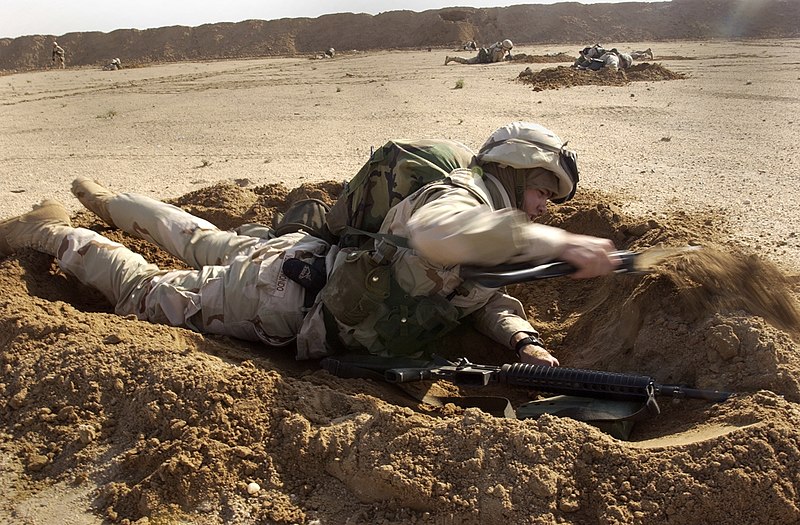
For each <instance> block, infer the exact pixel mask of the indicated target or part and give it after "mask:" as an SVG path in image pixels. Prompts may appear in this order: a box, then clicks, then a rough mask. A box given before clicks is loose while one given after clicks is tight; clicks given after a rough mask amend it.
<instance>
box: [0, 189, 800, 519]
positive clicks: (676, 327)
mask: <svg viewBox="0 0 800 525" xmlns="http://www.w3.org/2000/svg"><path fill="white" fill-rule="evenodd" d="M339 187H340V185H339V183H334V182H330V183H324V184H317V185H304V186H301V187H300V188H297V189H295V190H292V191H290V190H289V189H288V188H286V187H284V186H281V185H270V186H261V187H257V188H253V189H249V188H243V187H241V186H237V185H232V184H222V185H217V186H213V187H209V188H205V189H202V190H199V191H196V192H193V193H191V194H188V195H185V196H183V197H181V198H178V199H176V200H175V201H174V203H176V204H179V205H181V206H184V207H185V208H187V209H189V210H191V211H193V212H194V213H197V214H198V215H200V216H202V217H204V218H207V219H209V220H213V221H216V222H218V223H219V224H221V225H225V227H234V226H236V225H238V224H240V223H242V222H253V221H260V222H265V223H269V220H270V218H271V217H272V215H273V213H274V212H276V211H283V210H285V209H286V207H287V206H288V205H289V204H290V203H291V202H292V201H293V200H295V199H299V198H303V197H306V196H312V197H315V198H322V199H323V200H328V201H330V199H332V197H333V195H335V194H336V192H337V191H338V189H339ZM609 197H610V196H608V195H602V194H595V193H589V192H584V193H583V194H581V195H579V196H578V197H577V198H576V199H574V200H573V201H570V204H569V205H563V206H560V207H556V208H554V209H553V210H552V212H551V213H550V214H549V215H548V216H546V217H545V219H544V222H546V223H547V224H550V225H554V226H560V227H565V228H568V229H570V230H573V231H580V232H582V233H588V234H594V235H602V236H607V237H609V238H611V239H613V240H614V241H615V242H616V244H617V245H618V246H619V247H620V248H630V249H639V248H643V247H648V246H653V245H659V244H660V245H666V246H682V245H686V244H687V243H693V244H702V245H704V246H705V247H704V249H702V250H700V251H697V252H690V253H687V254H685V255H681V256H679V257H675V258H673V259H670V260H668V261H667V263H666V264H664V265H663V266H662V267H661V268H660V269H659V270H658V271H656V272H654V273H650V274H646V275H616V276H610V277H607V278H603V279H597V280H592V281H571V280H569V279H550V280H544V281H538V282H536V283H532V284H519V285H515V286H513V287H512V289H511V292H512V293H513V294H514V295H516V296H518V297H519V298H520V299H522V301H523V302H524V303H526V304H528V305H530V306H529V308H530V309H529V311H528V312H529V316H530V317H531V319H532V322H533V323H534V324H535V326H536V327H537V328H538V329H539V330H540V331H541V332H542V333H543V335H544V336H545V338H546V340H547V341H548V343H549V346H551V347H552V349H553V350H554V352H555V354H556V355H557V356H558V357H559V359H560V360H561V362H562V364H564V365H569V366H576V367H587V368H596V369H601V370H613V371H622V372H636V373H640V374H647V375H651V376H652V377H654V378H656V379H657V380H658V381H659V382H664V383H678V384H691V385H694V386H697V387H701V388H720V389H727V390H732V391H735V392H738V393H739V394H738V395H737V396H736V397H734V398H732V399H731V400H729V401H727V402H725V403H723V404H717V405H713V404H710V403H706V402H703V401H696V400H675V401H673V402H670V401H669V400H662V401H661V407H662V414H661V415H660V416H659V417H658V418H656V419H652V420H648V421H644V422H640V423H637V424H636V426H635V427H634V431H633V434H632V436H631V441H630V442H623V441H618V440H615V439H613V438H611V437H610V436H608V435H607V434H604V433H602V432H600V431H599V430H597V429H596V428H594V427H592V426H589V425H586V424H583V423H579V422H576V421H573V420H570V419H558V418H554V417H550V416H543V417H541V418H539V419H538V420H511V419H499V418H494V417H492V416H489V415H487V414H484V413H482V412H480V411H478V410H477V409H466V410H464V409H460V408H456V407H454V406H452V405H446V406H445V407H442V408H433V407H430V406H421V405H419V404H418V403H416V402H415V401H413V400H412V399H411V398H410V397H409V396H408V395H407V394H406V393H405V392H403V391H401V390H399V389H396V388H394V387H391V386H389V385H385V384H381V383H378V382H373V381H368V380H345V379H339V378H336V377H333V376H330V375H329V374H327V373H326V372H324V371H321V370H319V369H318V366H317V364H316V363H298V362H296V361H294V360H293V358H292V351H291V349H268V348H263V347H259V346H257V345H252V344H248V343H242V342H238V341H234V340H230V339H227V338H221V337H202V336H200V335H198V334H195V333H192V332H189V331H186V330H182V329H175V328H169V327H164V326H156V325H151V324H148V323H144V322H140V321H137V320H134V319H122V318H120V317H118V316H116V315H114V314H113V313H112V312H111V311H110V307H109V306H108V305H107V304H104V302H103V300H102V297H98V295H97V294H95V293H94V292H92V291H90V290H87V289H86V288H84V287H83V286H81V285H80V284H79V283H77V282H75V281H74V280H73V279H71V278H69V277H67V276H65V275H63V274H62V273H60V272H59V271H58V270H57V268H56V267H55V266H54V265H53V263H52V261H51V259H50V258H49V257H46V256H43V255H41V254H37V253H33V252H24V253H21V254H19V255H18V256H15V257H10V258H6V259H4V260H1V261H0V286H2V289H3V299H2V300H0V334H2V335H0V393H2V395H0V414H2V418H3V421H5V422H6V424H5V427H4V434H2V435H1V436H0V437H1V438H2V439H1V440H0V443H2V450H3V454H4V458H6V459H5V460H4V467H5V468H12V467H11V466H9V465H18V468H20V469H22V472H23V475H22V479H23V480H24V481H23V482H21V483H19V484H17V485H15V486H13V487H6V488H5V491H6V495H7V499H8V500H9V501H13V500H15V499H16V498H17V497H18V496H20V495H22V494H25V493H27V492H29V491H34V490H36V487H37V486H39V485H41V484H43V483H44V484H57V483H65V484H70V485H73V486H82V487H85V488H86V492H87V493H88V494H89V495H90V497H91V499H92V501H93V503H94V507H95V508H96V510H97V512H98V514H100V515H101V516H104V517H106V518H108V519H109V520H110V521H113V522H121V523H132V522H134V521H136V520H138V519H140V518H147V519H148V520H149V522H150V523H153V522H159V523H160V522H168V521H169V522H174V521H188V522H191V523H200V524H205V523H209V524H211V523H234V524H235V523H242V524H244V523H264V522H269V523H346V522H350V523H375V522H381V523H398V524H399V523H434V522H435V523H444V522H447V523H542V524H544V523H556V522H558V523H575V524H579V523H653V524H662V523H663V524H666V523H688V522H694V521H697V520H698V519H700V520H701V521H703V522H708V523H714V522H716V523H730V522H733V521H735V522H739V523H750V524H767V523H793V522H797V521H798V520H800V512H798V509H797V506H796V504H795V503H796V498H795V496H794V495H795V494H796V493H797V491H798V490H799V489H800V486H798V480H797V477H796V472H797V471H798V469H800V447H798V443H797V440H796V429H797V427H798V425H800V415H798V414H799V413H798V411H797V409H796V406H797V405H796V404H797V403H798V402H800V385H798V380H799V379H800V360H799V359H798V356H797V352H796V348H797V343H798V340H800V332H798V326H800V322H798V319H800V315H799V314H798V303H797V283H798V281H797V279H796V278H790V277H787V276H785V275H783V274H781V273H780V272H779V271H778V270H777V269H775V268H774V267H773V266H771V265H770V264H769V263H767V262H765V261H763V260H761V259H759V258H757V257H756V256H754V255H752V254H749V253H746V252H744V251H736V250H733V251H732V250H731V249H730V248H725V249H722V248H719V247H715V236H716V235H717V234H718V232H719V231H720V229H722V228H724V222H723V219H721V218H720V217H719V216H709V217H700V216H697V215H692V216H689V215H684V214H680V215H677V216H673V217H666V218H664V219H661V220H659V221H655V220H640V219H637V218H633V217H628V216H625V215H623V214H621V213H620V212H618V211H617V210H616V209H615V208H614V206H610V205H608V204H605V203H607V202H613V201H614V199H613V198H609ZM242 217H244V219H242ZM75 221H76V223H78V224H81V225H84V226H88V227H91V228H93V229H97V230H100V231H103V233H105V234H107V235H109V236H112V237H114V238H115V239H117V240H119V241H120V242H123V243H124V244H126V245H128V246H130V247H132V248H133V249H135V250H137V251H139V252H140V253H143V254H144V255H145V256H146V257H147V258H148V259H150V260H152V261H155V262H157V263H159V264H161V265H163V266H170V265H174V261H173V260H172V258H171V257H170V256H168V255H166V254H164V253H163V252H160V250H158V249H157V248H155V247H154V246H152V245H149V244H148V243H146V242H144V241H140V240H135V239H132V238H130V237H129V236H127V235H125V234H122V233H120V232H118V231H116V230H113V229H109V228H107V227H105V226H103V225H101V224H99V223H98V222H97V221H96V220H95V219H94V217H93V216H91V215H89V214H83V213H82V214H79V215H78V216H77V217H76V218H75ZM465 349H466V350H465ZM443 352H444V353H449V355H459V354H470V353H471V354H474V355H471V356H470V357H472V359H473V360H474V361H479V362H489V361H492V362H495V363H500V362H503V361H504V360H505V358H506V357H507V350H505V349H501V348H497V347H496V345H492V344H490V343H488V342H487V341H486V340H485V339H484V338H482V337H480V336H478V335H477V334H474V333H470V332H469V331H465V332H462V333H460V334H457V335H455V336H453V337H452V338H451V339H450V340H448V341H447V342H446V344H445V345H444V346H443ZM436 387H437V388H440V389H441V390H443V391H447V392H458V391H459V389H458V388H456V387H454V386H452V385H448V384H439V385H437V386H436ZM773 392H775V393H773ZM461 393H464V394H469V393H475V392H474V391H472V392H470V389H461ZM514 395H515V396H516V397H515V399H516V398H518V397H522V398H527V397H528V393H526V392H521V393H517V394H514ZM15 468H16V467H15ZM252 483H257V484H258V487H256V486H255V485H251V484H252ZM248 486H249V488H250V490H248ZM256 489H257V490H256ZM754 491H757V494H758V499H759V500H760V501H762V502H766V503H767V504H766V505H753V502H752V497H753V494H754Z"/></svg>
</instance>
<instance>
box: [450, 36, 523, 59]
mask: <svg viewBox="0 0 800 525" xmlns="http://www.w3.org/2000/svg"><path fill="white" fill-rule="evenodd" d="M513 47H514V43H513V42H511V40H509V39H507V38H506V39H505V40H503V41H502V42H495V43H494V44H492V45H491V46H489V47H488V48H485V47H482V48H480V49H479V50H478V56H474V57H472V58H462V57H451V56H448V57H445V59H444V65H447V64H449V63H450V62H457V63H459V64H491V63H493V62H500V61H502V60H504V59H505V58H508V59H509V60H510V59H511V49H512V48H513Z"/></svg>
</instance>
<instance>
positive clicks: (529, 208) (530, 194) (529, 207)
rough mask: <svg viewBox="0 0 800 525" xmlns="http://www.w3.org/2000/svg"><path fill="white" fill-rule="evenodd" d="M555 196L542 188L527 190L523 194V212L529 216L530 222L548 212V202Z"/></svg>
mask: <svg viewBox="0 0 800 525" xmlns="http://www.w3.org/2000/svg"><path fill="white" fill-rule="evenodd" d="M552 196H553V194H552V192H550V191H549V190H544V189H541V188H526V189H525V193H524V194H523V201H522V211H524V212H525V213H526V214H528V218H529V219H530V220H533V219H535V218H536V217H538V216H540V215H544V214H545V213H546V212H547V200H548V199H549V198H550V197H552Z"/></svg>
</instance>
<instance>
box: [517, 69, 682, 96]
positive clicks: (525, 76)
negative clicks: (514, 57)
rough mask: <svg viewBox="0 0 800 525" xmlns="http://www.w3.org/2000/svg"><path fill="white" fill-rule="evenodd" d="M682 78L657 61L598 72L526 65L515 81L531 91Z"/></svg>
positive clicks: (619, 84) (621, 84)
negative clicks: (540, 68)
mask: <svg viewBox="0 0 800 525" xmlns="http://www.w3.org/2000/svg"><path fill="white" fill-rule="evenodd" d="M682 78H685V76H684V75H683V74H681V73H675V72H674V71H670V70H669V69H667V68H665V67H663V66H662V65H660V64H649V63H643V64H636V65H634V66H631V67H629V68H628V69H626V70H622V69H620V70H614V69H610V68H603V69H600V70H598V71H590V70H588V69H587V70H579V69H575V68H572V67H569V66H558V67H555V68H546V69H542V70H541V71H533V70H531V68H529V67H528V68H525V70H524V71H522V72H521V73H520V74H519V75H518V76H517V80H519V81H520V82H522V83H523V84H529V85H531V86H533V90H534V91H543V90H545V89H560V88H568V87H572V86H624V85H626V84H629V83H631V82H638V81H643V80H651V81H656V80H677V79H682Z"/></svg>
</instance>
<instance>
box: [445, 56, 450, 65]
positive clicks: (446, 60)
mask: <svg viewBox="0 0 800 525" xmlns="http://www.w3.org/2000/svg"><path fill="white" fill-rule="evenodd" d="M450 60H451V58H450V57H444V65H445V66H446V65H447V64H449V63H450Z"/></svg>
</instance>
